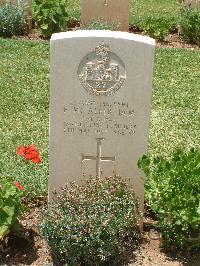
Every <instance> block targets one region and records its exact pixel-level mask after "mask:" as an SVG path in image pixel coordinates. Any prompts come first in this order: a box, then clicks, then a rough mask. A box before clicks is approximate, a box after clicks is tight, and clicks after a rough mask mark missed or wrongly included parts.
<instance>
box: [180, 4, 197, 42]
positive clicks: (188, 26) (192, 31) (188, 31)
mask: <svg viewBox="0 0 200 266" xmlns="http://www.w3.org/2000/svg"><path fill="white" fill-rule="evenodd" d="M180 27H181V34H182V35H183V39H184V40H185V41H186V42H188V43H194V44H198V45H200V9H198V8H184V9H183V10H182V13H181V20H180Z"/></svg>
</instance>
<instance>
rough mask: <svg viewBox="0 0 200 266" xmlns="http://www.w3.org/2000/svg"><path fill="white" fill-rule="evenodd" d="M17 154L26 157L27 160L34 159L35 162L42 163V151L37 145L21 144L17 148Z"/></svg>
mask: <svg viewBox="0 0 200 266" xmlns="http://www.w3.org/2000/svg"><path fill="white" fill-rule="evenodd" d="M17 154H18V155H19V156H22V157H24V158H25V159H27V160H30V161H32V162H33V163H41V162H42V161H41V158H40V153H39V151H38V149H37V147H36V145H34V144H33V145H30V146H20V147H18V149H17Z"/></svg>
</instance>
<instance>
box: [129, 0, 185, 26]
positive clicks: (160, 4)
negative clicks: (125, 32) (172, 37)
mask: <svg viewBox="0 0 200 266" xmlns="http://www.w3.org/2000/svg"><path fill="white" fill-rule="evenodd" d="M180 7H181V5H180V3H179V1H178V0H131V16H130V20H131V21H132V20H134V17H135V16H137V17H141V18H145V17H148V16H149V15H151V16H157V15H158V14H159V15H160V16H164V17H177V16H179V14H180Z"/></svg>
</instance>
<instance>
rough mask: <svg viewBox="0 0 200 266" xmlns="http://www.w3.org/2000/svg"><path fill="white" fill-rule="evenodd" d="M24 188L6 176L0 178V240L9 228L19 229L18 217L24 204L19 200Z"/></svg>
mask: <svg viewBox="0 0 200 266" xmlns="http://www.w3.org/2000/svg"><path fill="white" fill-rule="evenodd" d="M24 191H25V188H24V186H23V185H22V184H20V183H19V182H18V181H14V182H13V181H12V180H11V179H10V178H8V177H1V178H0V240H1V239H2V238H3V237H4V236H5V235H7V234H8V233H9V232H10V231H11V230H14V231H15V230H19V220H18V219H19V218H20V216H21V214H22V213H23V211H24V210H25V206H24V205H23V204H22V202H21V200H22V197H23V196H24Z"/></svg>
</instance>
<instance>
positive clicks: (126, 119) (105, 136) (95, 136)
mask: <svg viewBox="0 0 200 266" xmlns="http://www.w3.org/2000/svg"><path fill="white" fill-rule="evenodd" d="M154 46H155V43H154V40H153V39H151V38H149V37H144V36H139V35H134V34H130V33H125V32H112V31H76V32H67V33H58V34H54V35H53V36H52V38H51V93H50V162H49V163H50V166H49V170H50V179H49V199H51V196H52V194H51V192H52V191H53V190H54V189H56V190H58V189H59V188H60V187H61V186H63V185H64V184H66V183H68V182H69V181H74V180H76V181H77V180H80V179H84V178H86V177H88V176H90V175H92V176H96V175H99V176H104V177H105V176H110V175H113V174H118V175H120V176H122V177H127V178H130V181H131V183H132V185H133V187H134V189H135V193H136V195H137V197H138V199H139V202H140V208H141V210H142V209H143V203H144V180H142V179H141V177H143V176H144V174H143V173H142V172H141V170H139V169H138V167H137V162H138V159H139V158H140V157H141V156H142V155H143V154H145V153H146V152H147V147H148V136H149V119H150V106H151V87H152V72H153V62H154Z"/></svg>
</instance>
